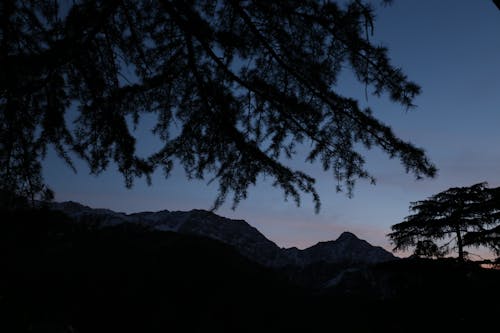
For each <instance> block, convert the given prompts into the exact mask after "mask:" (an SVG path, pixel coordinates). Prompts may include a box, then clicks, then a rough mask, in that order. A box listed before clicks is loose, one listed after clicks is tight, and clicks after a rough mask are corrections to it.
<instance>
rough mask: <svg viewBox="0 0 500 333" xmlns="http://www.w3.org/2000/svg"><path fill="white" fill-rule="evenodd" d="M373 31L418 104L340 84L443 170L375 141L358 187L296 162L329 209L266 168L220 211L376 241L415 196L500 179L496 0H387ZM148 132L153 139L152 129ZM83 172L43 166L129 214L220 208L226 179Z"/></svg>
mask: <svg viewBox="0 0 500 333" xmlns="http://www.w3.org/2000/svg"><path fill="white" fill-rule="evenodd" d="M376 14H377V18H376V22H375V33H374V36H373V37H372V38H373V40H374V41H376V42H377V43H379V44H382V45H384V46H387V47H388V48H389V51H390V52H389V55H390V57H391V59H392V62H393V64H394V65H396V66H398V67H401V68H402V69H403V71H404V72H405V73H406V74H407V75H408V77H409V78H410V79H411V80H413V81H415V82H417V83H418V84H419V85H421V87H422V94H421V95H420V96H419V97H418V98H417V99H416V100H415V103H416V104H417V106H418V107H417V108H416V109H413V110H410V111H406V110H405V109H404V108H403V107H402V106H400V105H396V104H393V103H391V102H390V101H389V100H388V98H386V96H382V98H377V97H374V96H369V97H368V99H366V98H365V95H364V87H363V86H360V85H359V84H357V83H356V82H354V80H353V79H352V78H350V77H349V76H348V75H344V76H343V79H342V80H341V81H340V82H339V87H338V90H339V91H341V92H342V93H344V94H345V95H348V96H352V97H355V98H358V99H360V102H361V104H362V105H365V106H370V107H371V108H372V110H373V111H374V114H375V115H376V116H377V117H378V118H379V119H381V120H383V121H384V122H385V123H386V124H388V125H390V126H391V127H392V128H393V130H394V131H395V132H396V133H397V134H398V135H399V136H400V137H401V138H403V139H405V140H409V141H411V142H413V143H414V144H415V145H417V146H419V147H423V148H424V149H425V150H426V151H427V153H428V155H429V157H430V158H431V160H432V161H433V162H434V163H435V164H436V165H437V167H438V169H439V173H438V176H437V177H436V178H435V179H428V180H421V181H416V180H415V179H414V178H413V176H412V175H409V174H406V173H405V171H404V168H403V167H402V166H401V164H400V162H399V161H398V160H390V159H389V158H388V157H387V156H385V155H383V154H382V153H381V152H380V151H379V150H377V149H374V150H372V151H369V152H367V165H368V168H369V170H370V171H371V172H372V174H373V175H374V176H375V177H376V178H377V185H375V186H374V185H370V184H369V183H368V182H364V181H360V182H358V184H357V187H356V188H355V190H354V197H353V198H347V197H346V195H345V194H343V193H336V192H335V185H336V184H335V182H334V180H333V177H331V175H330V174H329V173H325V172H323V171H322V170H321V168H320V167H319V166H315V165H313V166H311V165H307V164H304V163H303V159H304V156H303V155H299V156H298V157H297V158H296V159H295V160H294V161H293V162H291V165H292V166H294V167H300V168H303V169H304V171H307V172H310V173H311V174H312V175H313V176H315V177H316V178H317V189H318V192H319V194H320V196H321V200H322V208H321V211H320V213H319V214H315V213H314V208H313V204H312V201H311V198H310V197H308V196H303V197H302V205H301V206H300V207H296V206H295V203H294V202H293V201H288V202H285V201H284V200H283V199H284V197H283V194H282V192H281V191H280V190H279V189H277V188H273V187H272V185H271V180H270V179H268V180H266V179H261V180H260V181H259V183H258V184H257V186H255V187H253V188H250V190H249V197H248V199H247V200H246V201H244V202H242V203H240V205H239V206H238V207H237V209H236V210H235V211H233V210H231V203H230V202H228V203H227V204H226V205H224V206H223V207H222V208H220V209H219V210H218V211H217V212H216V213H217V214H219V215H222V216H226V217H230V218H238V219H245V220H246V221H247V222H248V223H250V224H251V225H253V226H254V227H256V228H257V229H259V230H260V231H261V232H262V233H263V234H264V235H265V236H267V237H268V238H269V239H271V240H272V241H274V242H276V243H277V244H278V245H279V246H284V247H290V246H297V247H299V248H304V247H307V246H310V245H313V244H315V243H317V242H319V241H327V240H331V239H335V238H337V237H338V235H339V234H340V233H341V232H342V231H346V230H348V231H351V232H354V233H355V234H356V235H358V236H359V237H360V238H363V239H366V240H367V241H369V242H371V243H372V244H376V245H381V246H383V247H385V248H390V244H389V243H388V240H387V238H386V237H385V235H386V234H387V233H388V232H389V231H390V226H391V225H392V224H395V223H398V222H401V221H402V220H403V219H404V217H405V216H406V215H408V213H409V211H408V207H409V203H410V202H411V201H416V200H420V199H424V198H426V197H428V196H430V195H433V194H435V193H437V192H439V191H442V190H445V189H447V188H449V187H452V186H467V185H472V184H474V183H477V182H481V181H487V182H489V184H490V186H500V145H499V144H500V130H499V127H500V34H499V32H500V11H499V10H497V8H496V7H495V6H494V5H493V3H492V2H491V1H489V0H484V1H477V0H439V1H436V0H419V1H408V0H395V1H394V2H393V4H392V5H391V6H388V7H381V8H377V11H376ZM142 124H143V126H142V127H141V129H140V131H139V132H138V136H139V140H138V141H139V142H138V146H137V148H138V149H139V151H141V150H143V151H147V150H150V149H151V146H154V142H153V141H151V140H149V139H147V135H146V134H144V133H147V130H148V126H149V125H150V124H149V123H148V122H147V121H145V122H143V123H142ZM141 138H143V140H141ZM77 169H78V173H77V174H74V173H73V172H72V171H71V170H70V169H69V168H68V167H67V166H65V165H64V163H63V162H62V161H60V160H59V159H58V158H56V157H54V155H53V154H49V155H48V157H47V159H46V160H45V162H44V175H45V178H46V181H47V182H48V184H49V185H50V186H51V187H52V188H53V189H54V190H55V192H56V200H58V201H64V200H74V201H78V202H80V203H83V204H86V205H89V206H92V207H104V208H109V209H113V210H117V211H123V212H127V213H131V212H138V211H145V210H150V211H156V210H162V209H168V210H190V209H194V208H197V209H209V208H210V207H211V205H212V203H213V201H214V199H215V196H216V194H217V184H211V185H207V182H206V181H205V182H204V181H193V180H188V179H187V178H186V177H185V174H184V172H183V171H182V169H180V168H176V169H174V172H173V173H172V175H171V177H170V178H169V179H164V178H163V176H162V174H161V172H158V173H156V174H155V175H154V177H153V184H152V186H148V185H146V183H145V181H144V180H141V179H139V180H137V181H136V183H135V186H134V187H133V188H132V189H126V188H125V187H124V181H123V178H122V177H121V176H120V175H119V174H118V173H117V172H116V170H115V169H113V166H111V167H110V169H109V170H107V171H106V172H104V173H103V174H101V175H99V176H97V177H96V176H92V175H89V171H88V168H87V167H86V166H85V165H84V164H83V163H80V162H78V163H77Z"/></svg>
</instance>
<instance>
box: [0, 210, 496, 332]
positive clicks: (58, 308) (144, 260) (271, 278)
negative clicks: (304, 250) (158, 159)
mask: <svg viewBox="0 0 500 333" xmlns="http://www.w3.org/2000/svg"><path fill="white" fill-rule="evenodd" d="M2 217H3V218H2V222H1V223H0V264H1V267H2V274H1V275H0V317H1V318H0V331H1V332H205V331H217V332H256V331H258V332H293V331H311V332H312V331H319V330H320V329H323V328H324V327H327V328H328V327H329V328H330V329H331V330H332V331H339V332H361V331H363V332H403V331H404V332H421V331H423V330H429V329H430V328H431V327H432V330H434V329H446V330H449V329H455V330H456V331H461V330H465V329H467V330H469V331H474V332H476V331H477V332H479V331H480V330H481V329H488V328H490V329H491V328H492V327H494V326H495V325H494V322H495V321H494V318H495V315H496V314H497V313H498V311H499V310H500V308H499V305H498V304H497V303H493V305H490V304H489V302H488V303H487V300H490V299H498V297H499V296H500V292H499V287H498V281H500V279H499V278H500V275H499V273H500V272H498V271H492V270H484V269H480V268H478V267H476V266H473V265H469V266H468V265H465V264H459V263H457V262H455V261H431V260H420V261H416V260H399V261H395V262H391V263H384V264H379V265H376V266H365V267H363V268H360V269H351V270H341V269H340V268H339V267H336V268H335V269H330V268H328V267H326V268H325V267H323V269H322V272H324V273H325V274H326V273H328V272H331V273H338V272H342V274H341V276H340V277H339V276H338V275H337V277H338V278H337V279H336V280H335V283H332V284H331V285H330V286H329V287H327V288H323V289H321V290H320V289H318V288H315V289H308V288H306V287H304V285H303V286H302V287H299V286H297V285H295V284H294V283H292V280H291V279H290V278H289V277H290V275H287V274H285V273H286V272H276V271H272V270H271V269H269V268H265V267H263V266H261V265H258V264H256V263H253V262H251V261H249V260H248V259H247V258H245V257H242V256H241V255H239V254H238V253H237V252H236V251H235V250H233V249H232V248H231V247H229V246H228V245H225V244H222V243H219V242H216V241H214V240H210V239H207V238H200V237H194V236H189V235H181V234H176V233H172V232H161V231H151V230H148V229H145V228H144V227H141V226H138V225H134V224H124V225H121V226H111V227H105V228H99V229H97V228H94V227H93V226H92V225H90V224H87V225H86V224H78V223H69V222H70V221H69V218H68V217H66V216H64V215H62V214H60V213H55V212H49V211H47V210H43V209H42V210H36V211H22V212H15V213H14V212H3V213H2ZM329 269H330V270H329ZM342 269H343V268H342ZM317 271H318V270H317V269H316V270H315V269H314V268H312V267H309V268H304V274H310V275H311V274H313V275H314V274H316V273H314V272H317ZM294 274H296V275H295V278H296V277H297V274H300V272H298V271H295V272H294ZM307 279H308V278H304V279H303V280H307ZM295 280H300V279H295Z"/></svg>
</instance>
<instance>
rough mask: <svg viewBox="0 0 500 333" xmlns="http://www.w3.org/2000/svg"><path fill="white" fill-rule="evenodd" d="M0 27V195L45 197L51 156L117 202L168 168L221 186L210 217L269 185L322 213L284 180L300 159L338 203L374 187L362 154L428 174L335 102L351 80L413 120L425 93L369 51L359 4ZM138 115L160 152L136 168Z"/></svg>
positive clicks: (113, 6) (7, 20) (102, 10)
mask: <svg viewBox="0 0 500 333" xmlns="http://www.w3.org/2000/svg"><path fill="white" fill-rule="evenodd" d="M0 16H1V17H0V22H1V23H0V110H1V112H0V137H1V140H0V176H1V179H2V187H3V188H2V193H7V194H12V193H13V194H15V195H20V196H23V197H28V198H31V199H34V198H35V197H37V196H38V195H40V194H41V193H48V194H50V192H49V191H47V188H46V186H45V185H44V183H43V179H42V177H41V160H42V159H43V157H44V155H45V153H46V150H47V147H48V146H51V145H52V146H53V147H55V150H56V151H57V152H58V154H59V155H60V156H61V157H62V158H64V159H65V160H66V161H67V162H68V164H69V165H70V166H71V159H70V156H69V153H70V152H72V153H74V154H76V155H77V156H79V157H80V158H83V159H84V160H85V161H87V162H88V165H89V167H90V170H91V171H92V172H93V173H95V174H98V173H100V172H101V171H103V170H104V169H106V167H107V166H108V164H109V163H110V162H114V163H116V165H117V167H118V169H119V171H120V172H121V173H122V174H123V175H124V177H125V181H126V185H127V186H131V185H132V182H133V180H134V178H136V177H141V176H146V178H147V179H148V180H149V176H150V175H151V173H152V172H153V171H154V170H155V169H157V168H163V170H164V171H165V175H166V176H167V177H168V175H169V172H170V171H171V169H172V166H173V162H174V161H175V160H177V161H179V163H180V165H182V166H183V167H184V169H185V171H186V172H187V175H188V176H189V177H196V178H205V177H207V176H209V177H213V178H212V179H213V180H215V181H217V182H218V183H219V195H218V197H217V199H216V201H215V203H214V206H215V207H218V206H220V205H221V204H222V203H223V202H224V200H225V199H226V197H227V195H228V194H230V193H232V194H233V203H234V205H236V204H237V203H238V202H239V201H240V200H241V199H244V198H245V197H246V195H247V189H248V187H249V185H251V184H254V183H255V182H256V180H257V177H258V176H259V175H266V176H268V177H270V178H271V179H273V182H274V185H275V186H279V187H281V188H282V189H283V191H284V193H285V195H286V196H291V197H292V198H293V199H294V200H296V201H297V204H298V203H299V195H300V193H301V192H303V193H309V194H311V195H312V197H313V200H314V202H315V203H316V209H319V206H320V199H319V196H318V194H317V193H316V191H315V188H314V178H313V177H312V176H311V175H308V174H305V173H303V172H301V171H299V170H293V169H291V168H290V167H289V166H288V165H287V164H286V160H287V159H286V158H289V159H290V158H293V157H294V156H295V154H296V151H295V148H296V145H297V144H301V143H305V144H308V147H310V150H309V151H308V155H307V161H309V162H311V163H312V162H319V163H321V165H322V166H323V168H324V169H325V170H329V171H331V172H332V174H333V177H334V178H335V179H336V180H337V182H338V186H337V190H339V191H342V190H345V191H347V192H348V193H350V192H351V190H352V188H353V186H354V183H355V180H356V179H359V178H368V179H370V180H374V179H373V177H372V176H371V175H370V173H369V172H368V171H367V170H366V168H365V166H364V158H363V156H362V154H361V153H360V152H359V150H358V149H359V148H360V147H363V146H364V147H367V148H370V147H372V146H377V147H379V148H381V149H382V150H383V151H384V152H385V153H387V154H388V155H389V156H390V157H391V158H392V157H396V158H398V159H400V160H401V162H402V164H403V166H404V167H405V168H406V171H407V172H411V173H413V174H414V175H415V176H416V177H417V178H420V177H424V176H433V175H434V174H435V172H436V169H435V167H434V166H433V165H432V164H431V163H430V162H429V161H428V159H427V157H426V156H425V154H424V152H423V150H422V149H419V148H416V147H414V146H413V145H412V144H410V143H408V142H404V141H402V140H401V139H399V138H398V137H396V136H395V135H394V133H393V132H392V130H391V129H390V128H389V127H388V126H387V125H384V124H383V123H381V122H380V121H378V120H377V119H376V118H375V117H374V116H373V115H372V113H371V111H370V110H369V109H361V108H360V107H359V106H358V103H357V101H356V100H354V99H351V98H349V97H345V96H342V95H340V94H338V93H337V92H336V90H335V87H336V83H337V79H338V76H339V73H340V71H341V69H342V68H349V69H350V70H352V72H353V73H354V75H355V76H356V77H357V79H358V80H359V81H360V82H361V83H363V84H364V85H365V86H366V88H367V89H370V91H372V92H373V93H374V94H375V95H377V96H378V95H381V94H387V95H388V96H389V97H390V98H391V99H392V100H393V101H394V102H396V103H400V104H402V105H403V106H405V107H408V108H409V107H411V106H412V101H413V99H414V97H415V96H416V95H417V94H418V93H419V91H420V89H419V87H418V86H417V85H416V84H414V83H412V82H410V81H408V80H407V78H406V76H405V75H404V74H403V73H402V71H401V70H400V69H399V68H395V67H393V66H391V64H390V62H389V59H388V56H387V50H386V49H385V48H383V47H379V46H376V45H373V44H372V42H371V41H370V39H369V36H370V34H371V33H372V30H373V23H374V22H373V13H372V10H371V8H370V6H369V5H368V4H367V3H365V2H363V1H351V2H349V4H347V5H345V6H340V5H338V4H337V3H336V2H335V1H311V0H301V1H267V0H266V1H264V0H262V1H260V0H252V1H236V0H204V1H202V0H199V1H194V0H193V1H173V0H172V1H169V0H157V1H136V0H134V1H132V0H122V1H117V0H106V1H85V0H83V1H73V2H66V1H53V0H50V1H49V0H47V1H42V0H40V1H36V0H33V1H9V0H7V1H2V2H1V4H0ZM130 73H133V74H130ZM70 109H72V110H75V112H76V118H75V120H74V122H73V123H71V124H70V125H68V124H67V121H68V117H67V112H68V110H70ZM145 114H153V115H154V116H156V117H157V123H156V126H155V127H154V131H153V132H154V134H155V135H157V136H158V137H159V138H160V139H161V141H162V142H163V146H162V148H161V149H159V150H158V151H156V152H154V153H153V154H151V155H150V156H146V157H143V156H139V155H138V153H137V152H136V150H135V143H136V139H137V138H136V137H134V132H133V126H134V125H137V124H138V121H139V119H140V118H141V116H144V115H145ZM283 157H285V158H283Z"/></svg>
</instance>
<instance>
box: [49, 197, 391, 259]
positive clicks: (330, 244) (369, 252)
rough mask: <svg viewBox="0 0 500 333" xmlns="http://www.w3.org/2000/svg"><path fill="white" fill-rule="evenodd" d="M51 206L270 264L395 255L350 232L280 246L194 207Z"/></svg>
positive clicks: (87, 220)
mask: <svg viewBox="0 0 500 333" xmlns="http://www.w3.org/2000/svg"><path fill="white" fill-rule="evenodd" d="M51 208H52V209H55V210H59V211H62V212H64V213H66V214H67V215H69V216H70V217H71V218H73V219H75V220H76V221H79V222H81V223H87V224H93V225H95V226H98V227H99V226H101V227H102V226H112V225H118V224H122V223H134V224H139V225H141V226H144V227H146V228H151V229H153V230H159V231H170V232H175V233H181V234H187V235H195V236H201V237H207V238H210V239H214V240H217V241H220V242H222V243H225V244H228V245H231V246H232V247H234V248H235V249H236V250H237V251H238V252H239V253H240V254H242V255H243V256H245V257H247V258H249V259H251V260H253V261H255V262H257V263H259V264H262V265H264V266H267V267H272V268H283V267H289V266H293V267H305V266H309V265H312V264H318V263H326V264H342V265H360V264H361V265H363V264H376V263H381V262H387V261H391V260H395V259H398V258H397V257H395V256H394V255H393V254H392V253H390V252H388V251H386V250H384V249H383V248H381V247H379V246H372V245H371V244H369V243H368V242H367V241H365V240H361V239H359V238H358V237H357V236H356V235H354V234H353V233H350V232H344V233H342V234H341V235H340V236H339V237H338V238H337V239H336V240H331V241H325V242H319V243H317V244H316V245H313V246H311V247H309V248H306V249H303V250H301V249H298V248H296V247H292V248H280V247H279V246H277V245H276V244H275V243H274V242H272V241H271V240H269V239H267V238H266V237H265V236H264V235H263V234H262V233H261V232H259V231H258V230H257V229H256V228H254V227H252V226H251V225H250V224H248V223H247V222H246V221H244V220H233V219H229V218H225V217H222V216H219V215H217V214H215V213H213V212H210V211H205V210H199V209H194V210H191V211H168V210H162V211H158V212H141V213H133V214H125V213H119V212H114V211H112V210H109V209H94V208H91V207H88V206H84V205H82V204H79V203H76V202H72V201H67V202H59V203H52V204H51Z"/></svg>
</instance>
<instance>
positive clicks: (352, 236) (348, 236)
mask: <svg viewBox="0 0 500 333" xmlns="http://www.w3.org/2000/svg"><path fill="white" fill-rule="evenodd" d="M346 240H359V238H358V237H357V236H356V235H355V234H353V233H352V232H349V231H344V232H343V233H342V234H341V235H340V236H339V238H337V241H346Z"/></svg>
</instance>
